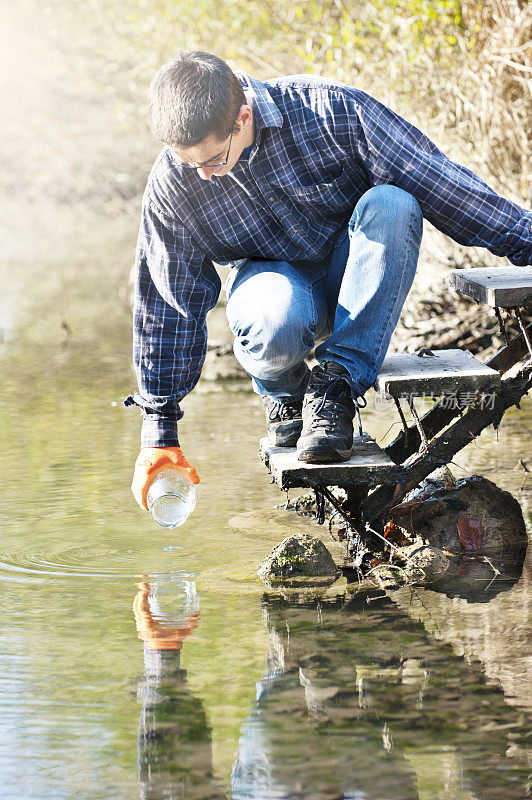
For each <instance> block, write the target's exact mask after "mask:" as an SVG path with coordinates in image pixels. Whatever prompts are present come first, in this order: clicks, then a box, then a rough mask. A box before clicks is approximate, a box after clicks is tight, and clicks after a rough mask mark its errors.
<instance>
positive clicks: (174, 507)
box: [148, 469, 197, 528]
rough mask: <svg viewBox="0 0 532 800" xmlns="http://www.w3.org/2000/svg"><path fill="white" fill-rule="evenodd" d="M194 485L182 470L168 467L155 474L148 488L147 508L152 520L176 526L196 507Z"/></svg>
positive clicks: (172, 526)
mask: <svg viewBox="0 0 532 800" xmlns="http://www.w3.org/2000/svg"><path fill="white" fill-rule="evenodd" d="M196 498H197V494H196V487H195V486H194V484H193V483H192V481H191V480H189V478H188V477H187V476H186V475H184V474H183V473H182V472H179V471H178V470H175V469H168V470H165V471H164V472H161V473H160V474H159V475H157V476H156V478H155V480H154V481H153V482H152V483H151V485H150V488H149V490H148V508H149V510H150V512H151V515H152V517H153V520H154V522H157V524H158V525H162V527H163V528H177V527H178V526H179V525H183V523H184V522H186V521H187V519H188V518H189V516H190V515H191V514H192V512H193V511H194V509H195V507H196Z"/></svg>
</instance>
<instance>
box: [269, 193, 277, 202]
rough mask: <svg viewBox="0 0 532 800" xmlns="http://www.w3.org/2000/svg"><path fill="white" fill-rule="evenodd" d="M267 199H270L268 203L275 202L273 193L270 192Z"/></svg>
mask: <svg viewBox="0 0 532 800" xmlns="http://www.w3.org/2000/svg"><path fill="white" fill-rule="evenodd" d="M268 200H269V201H270V203H275V195H273V194H271V195H270V196H269V197H268Z"/></svg>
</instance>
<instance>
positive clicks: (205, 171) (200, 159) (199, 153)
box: [172, 106, 253, 181]
mask: <svg viewBox="0 0 532 800" xmlns="http://www.w3.org/2000/svg"><path fill="white" fill-rule="evenodd" d="M236 125H237V127H238V131H235V132H234V133H233V135H232V136H228V137H227V138H226V139H222V140H220V139H218V138H217V137H216V136H215V134H213V133H211V134H209V136H206V137H205V139H202V140H201V142H199V143H198V144H195V145H194V146H193V147H187V148H185V149H184V150H177V149H173V150H172V152H173V153H174V154H175V155H176V157H177V158H178V159H179V161H181V162H182V163H183V164H193V165H194V166H195V168H196V170H197V172H198V175H199V176H200V178H203V180H205V181H208V180H210V179H211V178H212V176H213V175H216V176H221V175H227V173H228V172H231V170H232V169H233V167H234V166H235V164H236V162H237V161H238V159H239V158H240V156H241V155H242V150H243V149H244V148H245V147H247V146H248V144H249V143H250V142H249V141H248V140H249V137H250V131H251V130H252V126H253V115H252V111H251V108H250V107H249V106H242V108H241V109H240V112H239V114H238V117H237V120H236ZM251 141H253V139H252V140H251ZM226 159H227V163H226V164H225V165H224V166H221V167H220V166H218V167H217V166H209V164H220V163H221V162H223V161H226Z"/></svg>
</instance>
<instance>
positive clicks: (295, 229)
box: [292, 225, 299, 233]
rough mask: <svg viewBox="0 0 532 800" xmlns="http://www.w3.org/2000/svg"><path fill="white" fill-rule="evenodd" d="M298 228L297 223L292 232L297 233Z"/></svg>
mask: <svg viewBox="0 0 532 800" xmlns="http://www.w3.org/2000/svg"><path fill="white" fill-rule="evenodd" d="M298 230H299V228H298V227H297V225H294V227H293V228H292V233H297V232H298Z"/></svg>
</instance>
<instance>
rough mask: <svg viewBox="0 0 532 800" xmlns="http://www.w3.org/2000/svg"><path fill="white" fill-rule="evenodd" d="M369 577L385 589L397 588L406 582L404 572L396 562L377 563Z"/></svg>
mask: <svg viewBox="0 0 532 800" xmlns="http://www.w3.org/2000/svg"><path fill="white" fill-rule="evenodd" d="M371 577H372V578H373V579H374V580H375V581H376V582H377V584H378V585H379V586H380V588H381V589H384V590H386V591H388V590H392V589H399V588H400V587H401V586H404V585H405V583H406V573H405V571H404V569H403V568H402V567H399V566H398V565H397V564H388V563H386V564H378V565H377V566H376V567H374V568H373V570H372V573H371Z"/></svg>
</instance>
